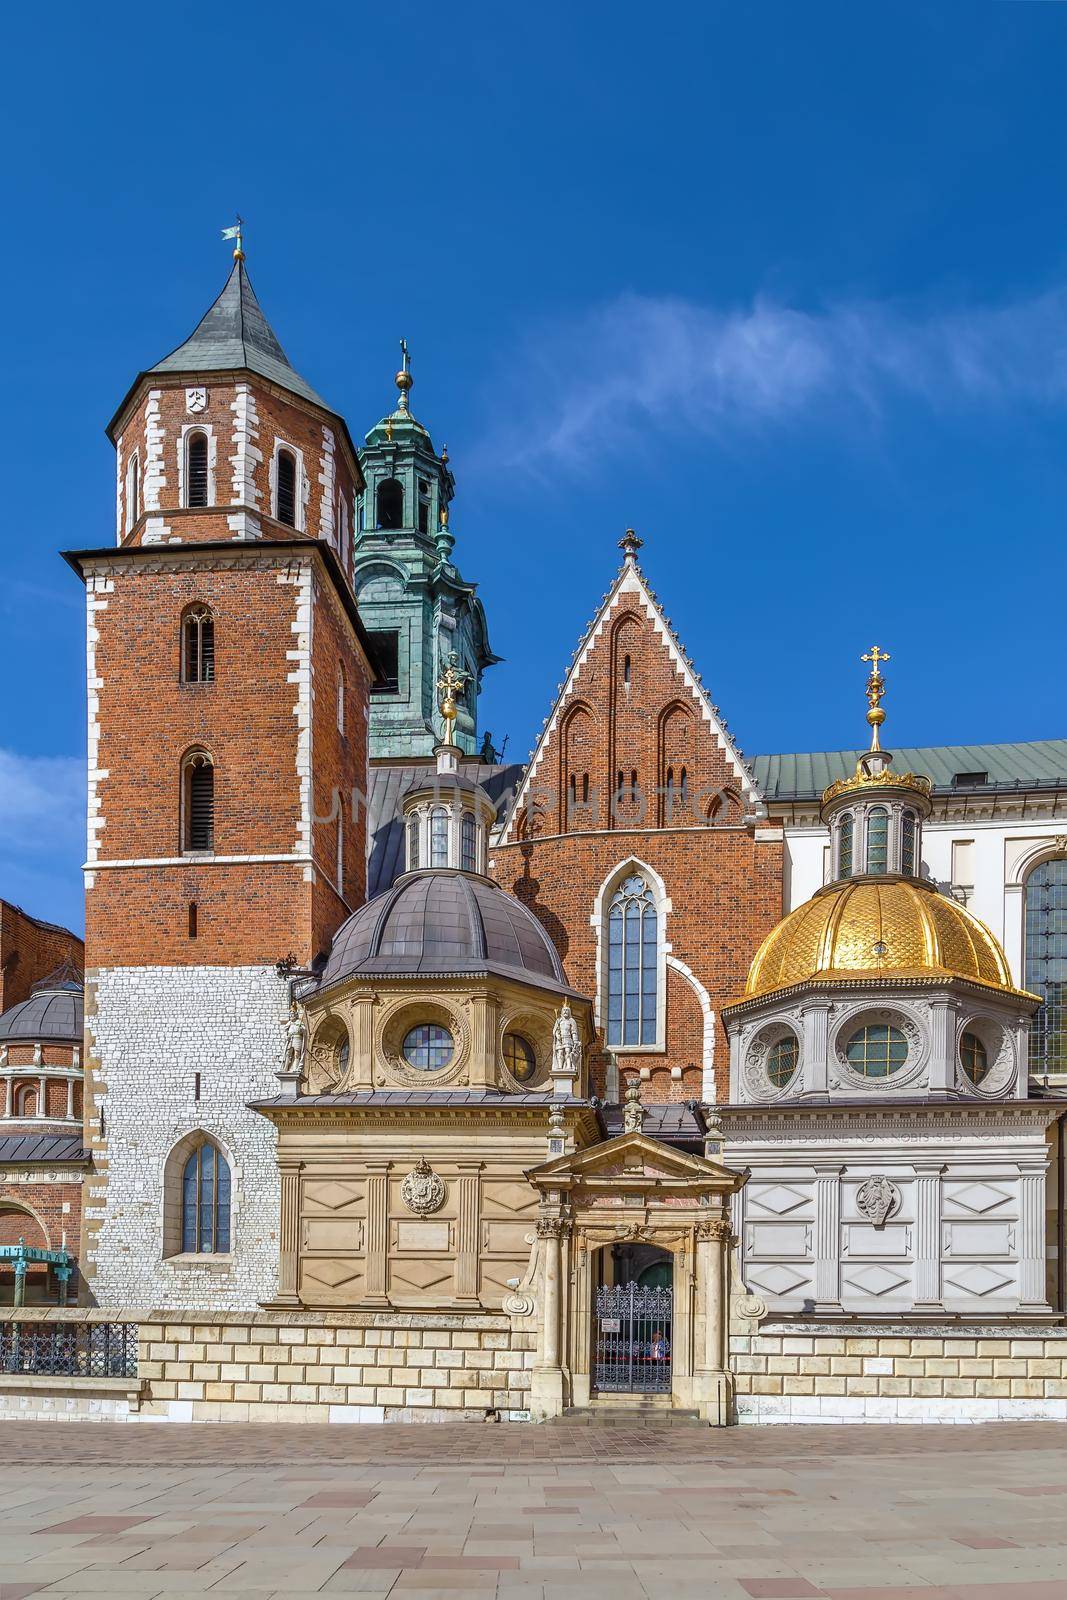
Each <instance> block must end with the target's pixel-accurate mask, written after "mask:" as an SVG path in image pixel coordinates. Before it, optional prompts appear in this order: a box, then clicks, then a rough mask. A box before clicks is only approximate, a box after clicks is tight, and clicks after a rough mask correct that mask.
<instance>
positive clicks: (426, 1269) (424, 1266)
mask: <svg viewBox="0 0 1067 1600" xmlns="http://www.w3.org/2000/svg"><path fill="white" fill-rule="evenodd" d="M389 1276H390V1279H391V1281H392V1282H393V1283H403V1284H406V1285H407V1286H408V1287H409V1288H411V1289H432V1288H433V1287H434V1285H435V1284H438V1283H446V1282H447V1281H448V1280H449V1279H451V1277H452V1264H451V1262H448V1263H446V1264H442V1263H441V1262H439V1261H402V1262H401V1261H394V1262H393V1265H392V1267H391V1269H390V1273H389Z"/></svg>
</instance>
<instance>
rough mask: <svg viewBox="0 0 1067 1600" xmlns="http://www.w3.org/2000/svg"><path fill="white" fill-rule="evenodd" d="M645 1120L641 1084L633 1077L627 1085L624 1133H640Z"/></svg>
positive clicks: (623, 1120)
mask: <svg viewBox="0 0 1067 1600" xmlns="http://www.w3.org/2000/svg"><path fill="white" fill-rule="evenodd" d="M644 1121H645V1108H644V1106H643V1105H642V1104H641V1085H640V1083H639V1082H638V1080H637V1079H636V1078H631V1079H630V1081H629V1083H628V1084H627V1085H626V1099H625V1101H624V1102H623V1108H622V1131H623V1133H640V1132H641V1129H642V1127H643V1126H644Z"/></svg>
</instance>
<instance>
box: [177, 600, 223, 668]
mask: <svg viewBox="0 0 1067 1600" xmlns="http://www.w3.org/2000/svg"><path fill="white" fill-rule="evenodd" d="M182 677H183V679H184V680H185V682H186V683H214V681H215V619H214V617H213V616H212V615H211V612H210V611H209V610H208V609H207V608H206V607H205V606H198V607H197V608H196V610H195V611H187V612H186V614H185V621H184V623H183V625H182Z"/></svg>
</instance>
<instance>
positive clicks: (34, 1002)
mask: <svg viewBox="0 0 1067 1600" xmlns="http://www.w3.org/2000/svg"><path fill="white" fill-rule="evenodd" d="M81 1036H82V986H81V984H80V983H74V982H70V983H66V982H65V983H57V984H55V985H53V986H52V987H50V988H45V987H43V986H42V987H41V988H38V989H35V990H34V991H33V993H32V994H31V995H30V997H29V999H28V1000H22V1001H20V1002H19V1004H18V1005H15V1006H11V1007H10V1009H9V1010H7V1011H5V1012H4V1014H3V1016H0V1044H17V1043H19V1042H21V1041H22V1040H27V1041H33V1042H36V1041H37V1040H38V1039H40V1040H44V1039H56V1040H61V1041H63V1042H73V1043H77V1044H80V1043H81Z"/></svg>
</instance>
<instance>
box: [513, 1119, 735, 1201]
mask: <svg viewBox="0 0 1067 1600" xmlns="http://www.w3.org/2000/svg"><path fill="white" fill-rule="evenodd" d="M526 1176H527V1178H528V1179H529V1181H530V1182H531V1183H532V1184H535V1185H536V1186H537V1187H538V1188H550V1187H552V1186H553V1185H554V1184H558V1185H560V1186H561V1187H570V1186H572V1185H574V1184H578V1183H593V1182H595V1183H610V1182H612V1181H618V1182H619V1183H621V1184H625V1185H626V1186H627V1187H631V1186H632V1185H634V1184H635V1183H637V1184H640V1183H642V1182H643V1183H646V1184H649V1185H654V1184H657V1183H658V1184H663V1183H666V1184H670V1185H674V1184H683V1185H686V1186H692V1185H698V1186H700V1187H702V1188H708V1189H720V1190H727V1191H732V1190H734V1189H737V1188H740V1186H741V1184H742V1183H743V1182H744V1174H743V1173H742V1172H739V1171H738V1170H737V1169H736V1168H734V1167H727V1166H724V1165H723V1164H722V1162H719V1161H709V1160H708V1159H707V1157H706V1156H695V1155H690V1154H689V1152H688V1151H685V1150H676V1149H675V1148H674V1147H673V1146H672V1145H669V1144H664V1143H663V1141H662V1140H660V1139H652V1138H650V1137H649V1136H648V1134H644V1133H623V1134H620V1135H619V1137H618V1138H617V1139H605V1140H604V1142H603V1143H602V1144H595V1145H590V1146H589V1147H588V1148H587V1149H585V1150H577V1151H574V1152H573V1153H572V1154H570V1155H566V1156H557V1157H556V1159H555V1160H554V1161H546V1162H545V1163H544V1165H543V1166H540V1167H534V1168H533V1169H532V1171H530V1172H527V1174H526Z"/></svg>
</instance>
